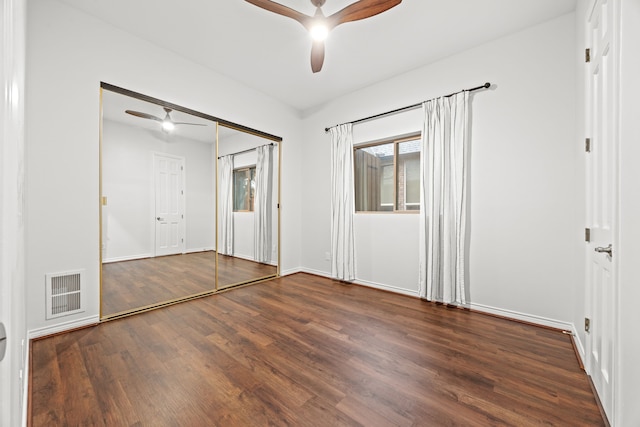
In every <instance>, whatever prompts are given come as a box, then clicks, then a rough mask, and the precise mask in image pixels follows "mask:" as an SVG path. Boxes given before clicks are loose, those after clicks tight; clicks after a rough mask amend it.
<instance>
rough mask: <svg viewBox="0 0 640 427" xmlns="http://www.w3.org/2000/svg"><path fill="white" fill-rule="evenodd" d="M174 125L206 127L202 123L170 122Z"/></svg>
mask: <svg viewBox="0 0 640 427" xmlns="http://www.w3.org/2000/svg"><path fill="white" fill-rule="evenodd" d="M172 123H173V124H174V125H191V126H207V125H205V124H204V123H186V122H172Z"/></svg>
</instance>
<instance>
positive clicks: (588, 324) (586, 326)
mask: <svg viewBox="0 0 640 427" xmlns="http://www.w3.org/2000/svg"><path fill="white" fill-rule="evenodd" d="M590 330H591V319H589V318H588V317H585V318H584V331H585V332H589V331H590Z"/></svg>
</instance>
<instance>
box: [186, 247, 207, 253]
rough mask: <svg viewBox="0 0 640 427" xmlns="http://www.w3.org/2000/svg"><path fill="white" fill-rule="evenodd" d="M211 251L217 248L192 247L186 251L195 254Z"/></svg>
mask: <svg viewBox="0 0 640 427" xmlns="http://www.w3.org/2000/svg"><path fill="white" fill-rule="evenodd" d="M210 251H215V248H192V249H187V250H186V251H185V252H184V253H185V254H195V253H197V252H210Z"/></svg>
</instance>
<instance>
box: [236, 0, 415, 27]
mask: <svg viewBox="0 0 640 427" xmlns="http://www.w3.org/2000/svg"><path fill="white" fill-rule="evenodd" d="M247 1H249V0H247ZM400 3H402V0H360V1H357V2H355V3H352V4H350V5H349V6H347V7H345V8H343V9H341V10H339V11H337V12H336V13H334V14H333V15H331V16H329V17H328V18H327V22H328V24H329V28H334V27H336V26H338V25H340V24H344V23H345V22H352V21H359V20H360V19H365V18H369V17H371V16H374V15H377V14H379V13H382V12H384V11H386V10H389V9H391V8H392V7H395V6H397V5H399V4H400Z"/></svg>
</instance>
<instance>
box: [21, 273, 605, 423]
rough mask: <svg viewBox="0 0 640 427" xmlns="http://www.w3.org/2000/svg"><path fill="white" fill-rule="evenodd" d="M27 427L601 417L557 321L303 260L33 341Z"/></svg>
mask: <svg viewBox="0 0 640 427" xmlns="http://www.w3.org/2000/svg"><path fill="white" fill-rule="evenodd" d="M30 372H31V388H30V390H31V414H30V421H31V425H32V426H63V425H64V426H66V425H69V426H266V425H272V426H287V425H290V426H335V425H339V426H443V425H463V426H497V425H500V426H502V425H510V426H519V427H521V426H532V425H556V426H598V425H603V421H602V419H601V417H600V413H599V411H598V408H597V405H596V401H595V399H594V396H593V394H592V392H591V389H590V386H589V383H588V379H587V377H586V375H585V373H584V372H583V371H581V370H580V368H579V366H578V362H577V360H576V356H575V354H574V352H573V348H572V345H571V342H570V338H569V337H568V336H566V335H563V334H562V333H561V332H558V331H553V330H549V329H544V328H539V327H535V326H531V325H526V324H521V323H516V322H512V321H508V320H505V319H499V318H495V317H491V316H487V315H483V314H480V313H475V312H469V311H465V310H459V309H451V308H447V307H445V306H439V305H435V304H431V303H428V302H425V301H422V300H420V299H417V298H411V297H406V296H402V295H397V294H392V293H387V292H383V291H378V290H375V289H370V288H365V287H361V286H357V285H345V284H340V283H337V282H334V281H332V280H329V279H325V278H320V277H316V276H312V275H308V274H303V273H298V274H295V275H292V276H287V277H283V278H278V279H275V280H271V281H267V282H264V283H260V284H257V285H254V286H248V287H244V288H237V289H233V290H231V291H228V292H225V293H220V294H216V295H213V296H210V297H205V298H201V299H197V300H193V301H189V302H185V303H181V304H177V305H173V306H169V307H166V308H162V309H159V310H155V311H151V312H147V313H142V314H139V315H136V316H132V317H128V318H123V319H119V320H114V321H111V322H106V323H102V324H100V325H98V326H95V327H91V328H86V329H81V330H77V331H74V332H70V333H65V334H61V335H58V336H54V337H49V338H45V339H41V340H37V341H34V342H33V343H32V345H31V370H30Z"/></svg>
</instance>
